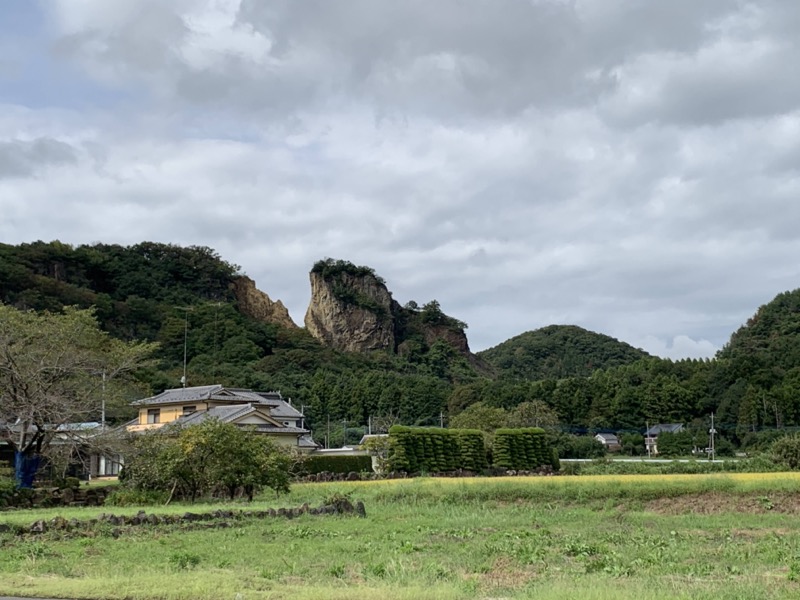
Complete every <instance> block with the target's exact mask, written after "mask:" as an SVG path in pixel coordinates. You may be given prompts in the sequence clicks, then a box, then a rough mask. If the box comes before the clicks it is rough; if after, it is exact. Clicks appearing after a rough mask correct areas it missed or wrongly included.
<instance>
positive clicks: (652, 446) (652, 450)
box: [644, 423, 683, 456]
mask: <svg viewBox="0 0 800 600" xmlns="http://www.w3.org/2000/svg"><path fill="white" fill-rule="evenodd" d="M681 431H683V424H682V423H660V424H658V425H653V426H652V427H650V428H649V429H648V430H647V431H645V432H644V447H645V450H646V451H647V453H648V454H651V455H653V456H655V455H657V454H658V436H659V435H660V434H662V433H680V432H681Z"/></svg>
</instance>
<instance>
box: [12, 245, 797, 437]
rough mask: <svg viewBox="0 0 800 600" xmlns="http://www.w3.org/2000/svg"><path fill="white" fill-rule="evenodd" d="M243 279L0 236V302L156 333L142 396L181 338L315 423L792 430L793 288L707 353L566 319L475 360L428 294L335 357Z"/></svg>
mask: <svg viewBox="0 0 800 600" xmlns="http://www.w3.org/2000/svg"><path fill="white" fill-rule="evenodd" d="M326 264H327V263H326ZM353 268H357V269H367V267H353ZM240 277H242V275H241V273H240V269H239V267H238V266H236V265H233V264H230V263H228V262H226V261H224V260H223V259H222V258H221V257H219V256H218V255H217V254H216V253H215V252H214V251H213V250H211V249H209V248H205V247H189V248H182V247H179V246H174V245H169V244H157V243H151V242H145V243H142V244H136V245H134V246H128V247H125V246H119V245H108V244H94V245H85V246H77V247H72V246H69V245H67V244H62V243H60V242H51V243H45V242H35V243H31V244H20V245H18V246H12V245H6V244H0V302H2V303H4V304H8V305H11V306H14V307H17V308H20V309H35V310H51V311H57V310H60V309H61V308H62V307H63V306H66V305H77V306H79V307H95V310H96V315H97V318H98V320H99V322H100V324H101V326H102V327H103V328H104V329H105V330H107V331H108V332H110V333H111V334H112V335H114V336H116V337H119V338H121V339H124V340H134V339H135V340H143V341H155V342H158V343H159V344H160V346H159V350H158V355H157V357H156V358H157V361H156V364H155V365H154V366H152V367H149V368H147V369H146V370H143V371H141V372H140V373H138V378H139V380H140V383H141V385H142V387H143V388H144V389H146V390H149V391H150V392H151V393H156V392H159V391H161V390H163V389H165V388H168V387H177V386H179V385H180V377H181V375H182V373H183V356H184V335H185V336H186V338H185V341H186V356H187V372H188V380H189V385H203V384H209V383H221V384H224V385H231V386H242V387H248V388H258V389H279V390H281V391H282V392H283V394H284V396H288V397H291V398H294V399H295V400H296V402H297V403H298V404H302V405H303V406H304V410H305V412H306V414H307V416H308V423H309V424H310V425H311V426H312V427H315V428H317V430H318V431H319V430H320V429H321V428H323V427H325V429H327V423H328V420H329V419H330V421H331V423H332V424H333V425H332V428H333V430H336V429H337V428H338V429H339V430H341V428H343V426H344V425H346V426H347V427H349V428H356V429H357V428H359V427H363V426H364V425H366V424H367V422H368V420H370V419H371V420H372V422H373V423H375V422H380V423H383V424H391V423H402V424H405V425H434V424H438V423H439V422H440V418H441V416H444V417H445V418H447V417H448V416H455V415H456V414H459V413H461V412H463V411H464V410H465V409H466V408H468V407H469V406H471V405H473V404H476V403H481V405H482V406H488V407H490V408H494V409H498V410H501V411H506V412H509V413H510V412H511V411H513V410H514V409H515V408H516V407H518V406H519V405H520V404H523V403H530V402H534V401H538V402H542V403H543V404H545V405H546V406H547V407H548V408H549V409H550V410H552V411H553V412H554V413H555V414H556V415H557V417H558V421H559V423H560V426H561V427H562V428H563V429H567V430H574V431H591V430H611V431H641V430H642V429H643V428H644V425H645V423H648V422H649V423H657V422H682V423H685V424H686V425H687V426H690V427H691V428H692V430H693V431H694V432H695V433H694V434H693V435H696V437H697V443H698V444H702V443H704V441H703V438H704V436H707V431H708V427H709V419H710V415H711V413H712V412H713V413H715V416H716V421H715V425H716V427H717V429H718V431H719V432H720V435H721V436H722V437H723V438H727V439H729V440H732V441H734V442H745V443H749V442H748V440H750V441H752V440H756V441H757V440H758V439H759V436H761V435H762V432H763V431H764V430H775V429H776V428H798V427H800V290H795V291H792V292H786V293H783V294H780V295H778V296H777V297H776V298H775V299H774V300H773V301H772V302H770V303H768V304H766V305H764V306H762V307H761V308H760V309H759V310H758V311H757V312H756V314H755V315H754V316H753V317H752V318H751V319H750V320H749V321H748V322H747V323H746V324H745V325H744V326H743V327H741V328H740V329H739V330H738V331H737V332H736V333H734V334H733V336H732V337H731V340H730V342H729V343H728V344H727V345H726V346H725V348H723V349H722V350H721V351H720V352H719V354H718V356H717V357H716V358H715V359H711V360H708V359H706V360H680V361H671V360H667V359H661V358H656V357H650V356H648V355H647V354H646V353H645V352H643V351H642V350H637V349H635V348H633V347H631V346H630V345H628V344H625V343H623V342H620V341H618V340H615V339H613V338H611V337H609V336H605V335H601V334H597V333H593V332H590V331H586V330H585V329H582V328H580V327H576V326H564V325H552V326H549V327H544V328H542V329H539V330H537V331H531V332H527V333H524V334H522V335H519V336H516V337H514V338H512V339H510V340H508V341H506V342H504V343H502V344H500V345H498V346H496V347H495V348H491V349H489V350H486V351H484V352H481V353H479V354H478V357H477V358H476V357H475V356H474V355H472V354H470V353H469V350H468V347H467V342H466V336H465V334H464V327H465V324H464V323H461V322H460V321H458V320H457V319H453V318H452V317H449V316H447V315H445V314H444V313H443V312H441V309H440V307H439V305H438V303H437V302H436V301H435V300H434V301H430V302H428V303H427V304H424V305H422V306H420V305H417V304H416V303H414V302H409V303H408V304H407V305H406V306H404V307H400V306H399V305H396V303H394V304H392V305H391V318H392V319H393V320H394V328H395V329H394V334H395V339H396V342H397V345H396V348H394V349H390V350H387V351H375V352H366V353H355V352H342V351H337V350H334V349H333V348H331V347H327V346H324V345H323V344H321V343H320V342H318V341H317V340H316V339H314V338H313V337H312V336H311V335H310V334H309V333H308V332H307V331H306V330H304V329H300V328H296V327H284V326H281V325H277V324H274V323H268V322H262V321H259V320H255V319H253V318H251V317H249V316H247V315H246V314H244V313H243V312H242V311H240V309H239V306H238V304H237V300H236V295H235V293H234V286H233V284H234V283H236V282H237V281H241V280H239V278H240ZM346 291H347V290H344V291H343V293H344V292H346ZM487 365H488V366H487ZM126 416H127V414H126V413H125V411H124V410H123V411H121V412H120V413H118V414H114V415H111V417H112V418H116V419H124V418H126ZM359 431H360V430H357V431H353V432H352V436H351V439H350V441H354V438H355V437H356V436H357V434H358V432H359ZM766 433H769V431H767V432H766ZM340 435H341V434H340ZM336 441H337V440H336V439H334V440H333V442H334V443H336ZM339 441H341V438H339Z"/></svg>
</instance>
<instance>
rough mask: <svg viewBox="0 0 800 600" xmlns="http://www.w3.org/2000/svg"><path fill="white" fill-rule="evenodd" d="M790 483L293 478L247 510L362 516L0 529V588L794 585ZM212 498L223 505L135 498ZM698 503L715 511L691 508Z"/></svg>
mask: <svg viewBox="0 0 800 600" xmlns="http://www.w3.org/2000/svg"><path fill="white" fill-rule="evenodd" d="M798 491H800V478H798V476H797V475H793V474H774V475H769V476H745V475H736V476H727V475H726V476H718V475H714V476H661V477H659V476H641V477H633V476H619V477H580V478H568V477H559V478H555V477H553V478H515V479H511V478H509V479H490V480H483V479H470V480H452V479H419V480H403V481H392V482H374V483H359V482H353V483H347V482H343V483H335V484H333V483H332V484H306V485H297V486H294V488H293V490H292V493H291V494H290V495H289V496H287V497H283V498H281V499H279V500H275V499H274V497H267V498H263V499H260V500H259V502H258V503H256V504H255V506H254V508H255V507H266V506H297V505H299V504H301V503H302V502H305V501H308V502H310V503H311V504H312V505H313V504H318V503H319V501H320V500H321V499H322V498H324V497H326V496H329V495H330V494H332V493H334V492H339V493H349V494H351V496H352V498H353V499H361V500H364V502H365V503H366V507H367V518H366V519H357V518H353V517H315V516H303V517H300V518H298V519H294V520H283V519H272V520H262V521H256V520H249V521H243V522H241V523H237V524H236V526H234V527H231V528H228V529H204V530H198V529H182V528H180V527H169V528H165V527H162V528H151V527H139V528H133V529H131V530H130V532H129V533H125V534H124V535H123V536H121V537H119V538H114V537H112V536H111V535H110V534H109V531H108V528H103V527H98V528H97V529H96V531H94V532H93V536H92V537H83V538H71V539H63V538H61V537H60V536H59V534H57V533H48V534H46V535H45V536H43V537H42V538H35V537H30V536H27V537H24V538H16V537H12V536H10V535H8V534H0V595H2V594H17V595H41V596H47V597H70V598H104V599H130V600H138V599H142V600H146V599H159V600H182V599H190V598H191V599H195V598H197V599H201V600H202V599H211V598H214V599H217V598H230V599H232V600H233V599H237V598H238V600H255V599H276V600H277V599H281V600H288V599H292V598H303V599H305V598H309V599H312V600H313V599H338V598H341V599H345V598H348V599H349V598H356V597H357V598H399V599H405V598H408V599H412V598H421V599H461V598H487V599H488V598H509V599H511V598H515V599H516V598H537V599H539V598H544V599H557V598H558V599H560V598H563V599H567V598H569V599H573V598H582V599H597V600H606V599H609V600H611V599H612V598H613V599H614V600H620V599H628V598H631V599H633V598H636V599H637V600H661V599H665V600H666V599H668V598H669V599H672V598H687V599H688V598H692V599H696V598H698V599H703V598H708V599H709V600H710V599H712V598H713V599H723V600H724V599H731V600H732V599H739V598H741V599H744V598H767V599H778V598H793V597H797V596H798V595H800V582H798V580H800V522H798V520H797V519H796V518H792V517H788V516H787V514H785V512H787V511H791V510H795V509H796V508H797V507H795V506H794V505H790V504H789V502H790V500H791V499H792V498H793V496H794V495H797V492H798ZM695 502H697V503H698V504H697V505H695ZM703 502H705V504H703ZM670 503H674V505H673V504H670ZM224 506H230V505H229V504H214V505H206V506H198V505H195V506H193V507H187V506H185V505H184V506H169V507H158V508H155V507H153V508H151V507H147V508H146V510H147V511H148V512H178V513H180V512H185V511H186V510H192V511H193V512H199V511H201V510H212V509H215V508H220V507H224ZM236 506H237V507H238V508H242V507H243V506H242V505H236ZM709 506H711V507H716V510H713V511H712V512H711V513H710V514H698V512H696V511H695V508H697V509H698V510H701V509H702V510H706V509H708V507H709ZM665 508H666V509H667V510H664V509H665ZM673 508H674V509H677V510H671V509H673ZM137 510H139V508H138V507H133V508H116V507H115V508H110V507H109V508H105V509H103V508H100V509H96V508H95V509H89V508H86V509H71V510H69V511H59V510H55V509H50V510H47V511H21V512H15V513H0V522H14V523H30V522H31V521H33V520H35V519H39V518H42V519H49V518H52V517H53V516H55V515H56V514H60V515H63V516H66V517H67V518H70V517H71V516H76V517H78V518H91V517H92V516H96V515H97V514H99V513H100V512H114V513H115V514H130V513H135V512H136V511H137ZM781 511H784V512H781Z"/></svg>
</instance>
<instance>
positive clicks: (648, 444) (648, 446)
mask: <svg viewBox="0 0 800 600" xmlns="http://www.w3.org/2000/svg"><path fill="white" fill-rule="evenodd" d="M644 425H645V427H647V429H645V430H644V445H645V446H646V447H647V458H652V455H651V454H650V442H649V441H648V440H650V437H649V436H648V434H647V432H648V431H650V423H649V422H648V421H645V422H644Z"/></svg>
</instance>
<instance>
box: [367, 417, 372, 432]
mask: <svg viewBox="0 0 800 600" xmlns="http://www.w3.org/2000/svg"><path fill="white" fill-rule="evenodd" d="M367 435H372V415H369V416H368V417H367Z"/></svg>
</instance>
